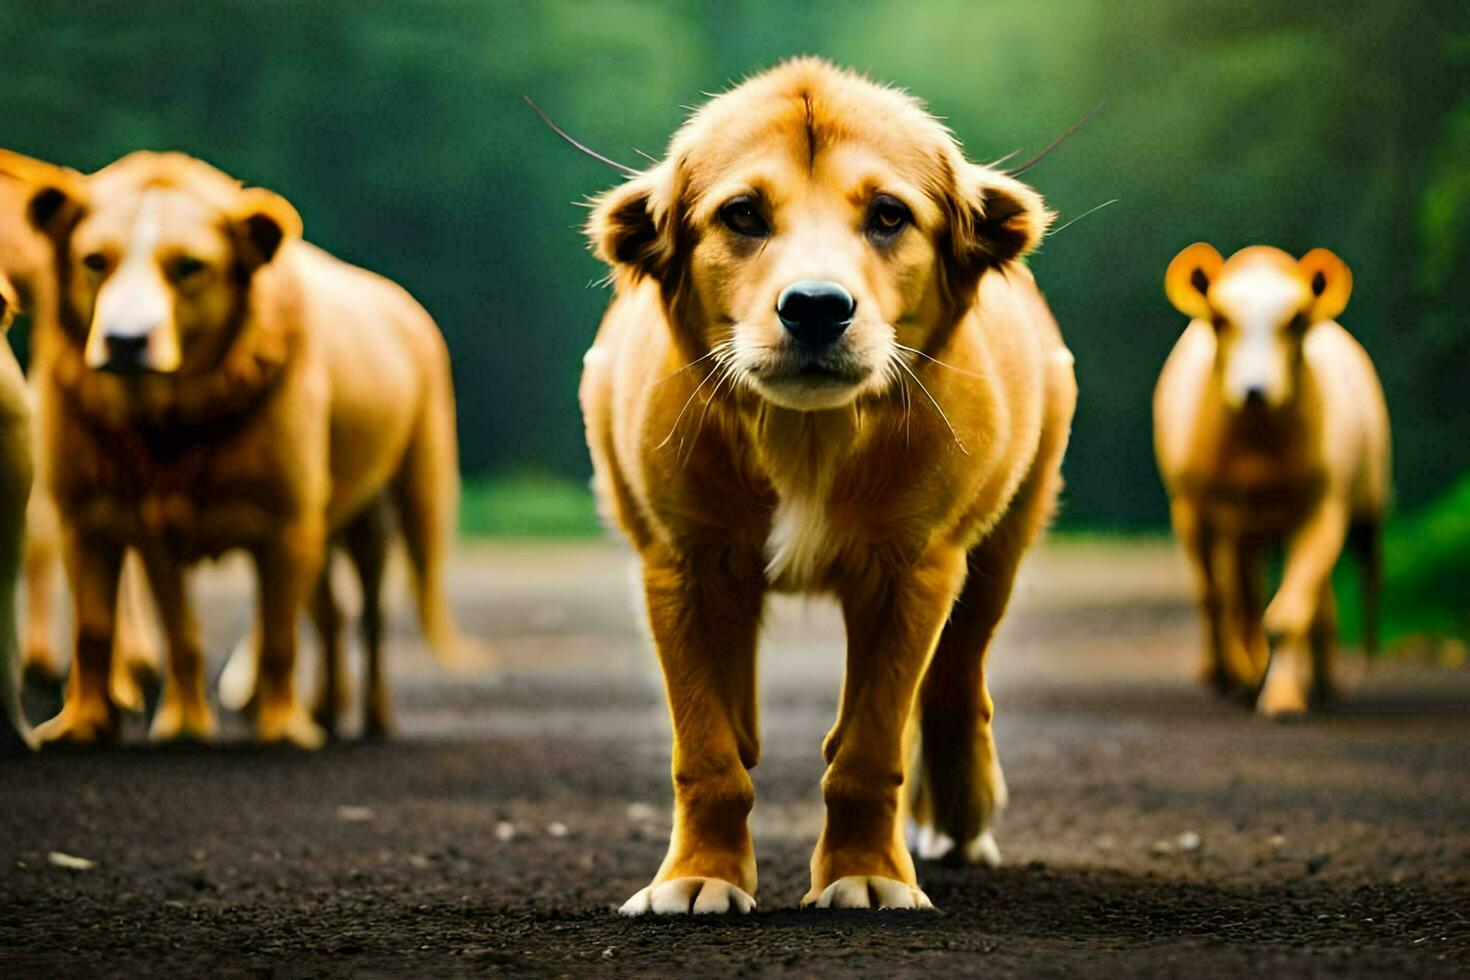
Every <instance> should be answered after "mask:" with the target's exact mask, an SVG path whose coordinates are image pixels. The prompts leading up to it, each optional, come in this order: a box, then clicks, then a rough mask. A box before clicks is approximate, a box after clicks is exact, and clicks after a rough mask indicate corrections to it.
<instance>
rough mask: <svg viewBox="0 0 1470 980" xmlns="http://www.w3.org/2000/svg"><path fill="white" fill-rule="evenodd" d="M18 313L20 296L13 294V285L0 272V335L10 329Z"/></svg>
mask: <svg viewBox="0 0 1470 980" xmlns="http://www.w3.org/2000/svg"><path fill="white" fill-rule="evenodd" d="M19 312H20V296H19V295H17V294H16V292H15V285H14V284H13V283H12V282H11V281H10V280H9V279H7V278H6V277H5V273H3V272H0V333H4V332H5V331H6V330H9V329H10V324H11V323H12V322H13V321H14V320H15V315H16V314H17V313H19Z"/></svg>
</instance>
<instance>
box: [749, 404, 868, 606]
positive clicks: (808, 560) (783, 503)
mask: <svg viewBox="0 0 1470 980" xmlns="http://www.w3.org/2000/svg"><path fill="white" fill-rule="evenodd" d="M761 435H762V445H763V450H764V453H763V458H764V461H765V463H766V467H765V468H766V474H767V476H768V477H769V479H770V481H771V485H772V487H773V488H774V489H775V491H776V509H775V512H774V513H773V514H772V515H771V531H770V534H769V535H768V536H767V538H766V581H767V582H769V583H770V584H771V587H772V588H775V589H780V590H783V591H792V592H797V591H802V590H805V589H810V588H813V587H815V586H816V585H818V584H819V581H820V579H821V578H822V577H823V576H824V574H825V573H826V571H827V570H828V569H829V568H830V567H831V565H832V563H833V562H834V561H836V559H837V553H838V551H839V550H840V549H841V547H842V546H843V542H844V536H843V535H842V534H841V533H840V530H839V527H838V526H837V525H834V523H833V522H832V520H831V510H830V508H831V504H832V494H833V488H834V485H835V484H836V482H837V479H838V471H839V468H840V466H841V461H842V459H843V458H844V455H845V454H846V453H848V452H850V450H851V447H852V444H853V418H852V415H851V413H847V412H821V413H799V412H776V411H773V412H770V413H769V414H768V415H767V416H766V424H765V427H764V429H763V430H762V433H761Z"/></svg>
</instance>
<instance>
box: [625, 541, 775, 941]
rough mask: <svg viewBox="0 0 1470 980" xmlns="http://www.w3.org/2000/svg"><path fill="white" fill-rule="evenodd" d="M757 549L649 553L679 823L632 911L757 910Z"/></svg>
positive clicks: (761, 586) (761, 581)
mask: <svg viewBox="0 0 1470 980" xmlns="http://www.w3.org/2000/svg"><path fill="white" fill-rule="evenodd" d="M764 564H765V563H764V561H763V560H762V558H761V556H760V554H759V553H756V552H752V553H750V554H747V555H743V556H731V555H726V554H721V555H709V556H707V557H704V558H701V559H696V560H693V561H687V560H686V561H674V560H670V559H667V558H664V557H663V556H651V555H648V554H645V555H644V558H643V588H644V595H645V599H646V602H647V607H648V619H649V625H650V627H651V629H652V632H653V641H654V645H655V646H656V647H657V648H658V657H659V662H660V664H661V665H662V666H663V673H664V685H665V690H666V693H667V695H668V700H669V716H670V718H671V719H672V720H673V727H674V763H673V773H674V829H673V834H672V835H671V837H670V839H669V850H668V855H667V856H666V857H665V858H664V862H663V865H662V866H661V867H660V868H659V869H658V873H657V874H656V875H655V876H654V878H653V882H652V883H651V884H650V885H649V886H648V887H647V888H644V889H643V890H641V891H639V892H638V893H637V894H636V895H634V896H633V897H632V898H630V899H628V901H627V902H626V903H625V904H624V905H623V913H624V914H625V915H641V914H643V913H646V912H654V913H686V912H696V913H697V912H749V911H750V910H751V909H752V908H753V907H754V906H755V899H754V897H753V896H754V895H755V887H756V873H755V851H754V849H753V848H752V847H751V843H750V829H749V827H748V826H747V824H746V818H747V817H748V815H749V814H750V809H751V807H752V806H753V805H754V802H755V788H754V786H753V785H752V784H751V781H750V774H749V772H748V770H749V769H750V768H751V767H752V766H754V765H755V764H756V760H757V758H758V757H759V755H760V743H759V736H758V734H757V730H756V679H755V644H756V633H757V631H758V629H759V625H760V614H761V604H762V602H763V601H764V595H765V568H764Z"/></svg>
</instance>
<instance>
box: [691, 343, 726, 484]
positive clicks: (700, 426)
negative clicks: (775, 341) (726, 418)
mask: <svg viewBox="0 0 1470 980" xmlns="http://www.w3.org/2000/svg"><path fill="white" fill-rule="evenodd" d="M719 370H720V372H721V374H720V380H718V381H716V382H715V386H714V388H713V389H712V390H711V391H710V394H709V397H708V398H706V399H705V400H704V411H702V412H700V413H699V421H698V422H697V423H696V424H695V426H694V435H693V436H692V437H691V438H690V440H689V455H688V456H686V457H685V458H684V460H683V462H682V463H680V464H679V465H680V466H687V465H689V460H690V459H692V458H693V456H694V444H695V442H696V441H697V440H698V439H699V434H700V433H701V432H703V431H704V420H705V416H707V415H709V407H710V405H711V404H713V403H714V401H715V399H717V398H718V397H719V395H720V389H721V387H723V386H724V385H725V383H726V382H727V381H731V380H732V379H734V378H735V376H736V374H737V371H736V368H735V365H734V364H733V363H732V362H729V361H721V362H720V367H719Z"/></svg>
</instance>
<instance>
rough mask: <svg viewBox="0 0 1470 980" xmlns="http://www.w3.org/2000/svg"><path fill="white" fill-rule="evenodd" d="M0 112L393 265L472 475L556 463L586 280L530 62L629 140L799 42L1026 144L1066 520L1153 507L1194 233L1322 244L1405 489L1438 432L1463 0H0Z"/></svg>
mask: <svg viewBox="0 0 1470 980" xmlns="http://www.w3.org/2000/svg"><path fill="white" fill-rule="evenodd" d="M0 36H3V37H4V38H5V51H6V69H5V84H4V85H0V143H3V144H4V145H6V146H10V147H13V148H15V149H18V150H21V151H24V152H29V153H32V154H35V155H37V156H41V157H44V158H48V159H52V160H55V161H57V162H62V163H67V164H71V165H73V166H77V167H80V168H84V169H93V168H96V167H100V166H102V165H104V164H106V163H108V162H109V161H111V160H113V159H115V158H116V157H118V156H120V155H121V154H123V153H125V152H127V151H129V150H132V149H136V148H139V147H150V148H155V149H162V148H178V149H182V150H186V151H189V152H191V153H195V154H197V155H199V156H202V157H204V158H205V159H208V160H210V161H211V162H213V163H215V164H217V165H219V166H221V167H223V168H224V169H226V170H228V171H229V172H231V173H233V174H235V175H237V176H239V177H241V178H243V179H245V180H247V181H249V182H252V183H257V184H261V185H265V186H269V187H271V188H273V189H276V190H278V191H280V192H282V193H284V194H285V195H286V196H287V197H289V198H290V199H291V200H292V201H293V203H295V204H296V205H297V206H298V208H299V209H300V211H301V212H302V214H303V216H304V218H305V220H306V228H307V234H308V236H309V237H310V238H312V239H313V240H315V241H317V242H318V243H320V244H322V245H324V246H326V247H327V248H329V249H331V250H332V251H334V252H337V253H338V254H340V255H342V256H343V257H345V258H347V259H349V260H352V261H356V262H359V263H361V264H364V265H367V266H369V267H371V268H373V269H375V270H378V271H380V272H383V273H385V274H387V275H389V276H391V277H392V278H394V279H397V280H398V281H400V282H402V283H403V284H404V285H406V286H407V287H409V289H410V290H412V291H413V292H414V293H415V295H417V296H418V297H419V298H420V299H421V300H423V302H424V303H425V305H426V306H427V307H428V308H429V309H430V311H431V312H433V313H434V314H435V316H436V317H437V319H438V320H439V323H440V325H441V326H442V328H443V329H444V332H445V334H446V336H447V338H448V340H449V343H450V347H451V350H452V351H453V354H454V363H455V380H456V386H457V392H458V397H459V405H460V430H461V442H462V446H463V460H464V464H465V467H466V470H467V471H468V472H470V473H500V472H507V471H519V470H521V469H524V468H526V467H535V468H540V469H541V470H544V471H548V472H551V473H555V474H557V475H560V476H563V477H565V478H567V479H570V480H573V481H581V480H584V479H585V477H586V473H587V469H588V463H587V456H586V449H585V446H584V445H583V441H582V436H581V428H580V420H579V418H578V409H577V401H576V384H577V377H578V373H579V370H580V363H581V360H580V358H581V353H582V352H583V351H584V350H585V349H586V347H587V346H588V344H589V343H590V342H591V338H592V336H593V332H594V330H595V329H596V324H597V321H598V317H599V315H600V313H601V310H602V308H603V307H604V305H605V303H606V293H605V292H604V291H602V290H600V289H596V288H588V287H589V284H590V283H592V282H594V281H595V280H596V279H598V278H599V277H600V276H601V275H602V272H603V270H601V269H600V268H599V267H598V265H597V264H596V263H595V262H594V261H593V260H592V259H591V258H590V257H589V256H588V255H587V253H586V251H585V248H584V246H583V242H582V240H581V236H580V234H579V233H578V231H577V226H578V225H579V224H580V222H581V221H582V219H583V212H582V211H581V210H580V209H578V208H577V207H575V206H574V205H573V202H575V201H579V200H581V199H583V198H585V197H586V196H587V195H589V194H592V193H595V192H597V191H600V190H602V189H604V188H606V187H608V186H609V185H611V184H612V183H614V182H615V181H616V180H617V177H616V175H615V174H613V173H612V172H611V171H609V170H607V169H606V168H604V167H601V166H600V165H598V164H597V163H595V162H593V161H591V160H588V159H587V158H585V157H583V156H581V155H579V154H577V153H576V152H575V151H573V150H572V149H571V148H569V147H567V146H565V145H564V144H562V143H561V142H560V141H558V140H557V139H556V138H555V137H554V136H553V135H552V134H551V133H549V132H548V131H547V130H546V129H545V128H544V127H543V126H542V124H541V123H540V121H539V120H537V119H536V118H535V116H534V115H533V114H532V113H531V112H530V111H529V109H527V108H526V106H525V105H524V104H523V103H522V102H521V99H520V95H521V93H522V92H526V93H529V94H531V95H532V96H533V97H534V98H536V99H537V100H538V101H539V102H540V103H541V104H542V105H543V106H545V107H546V108H547V109H548V111H550V112H551V113H552V115H553V116H554V117H556V118H557V119H558V120H559V121H560V122H562V123H563V124H564V125H565V126H567V127H568V128H569V129H570V130H572V131H573V132H574V133H575V134H577V135H578V136H579V137H581V138H582V139H583V140H584V141H586V142H587V143H589V144H590V145H592V146H594V147H596V148H598V149H600V150H602V151H603V152H606V153H607V154H608V155H610V156H612V157H614V158H617V159H621V160H623V161H624V162H626V163H631V164H639V163H640V161H641V160H642V158H641V157H640V156H638V154H637V153H636V152H635V150H643V151H647V152H649V153H651V154H653V155H655V156H657V155H658V154H659V153H660V152H661V147H662V146H664V145H665V143H666V141H667V139H668V137H669V135H670V134H671V133H672V132H673V130H674V129H675V128H676V127H677V126H678V124H679V122H680V121H681V119H682V118H683V116H684V114H685V110H684V109H683V108H681V107H683V106H690V105H695V104H698V103H699V102H701V101H703V99H704V95H703V94H702V93H705V92H710V91H717V90H719V89H721V88H723V87H725V86H726V85H727V84H729V83H730V82H731V81H732V80H735V79H738V78H740V77H742V76H745V75H747V74H750V73H752V72H755V71H758V70H760V69H762V68H765V67H768V66H770V65H771V64H773V63H775V62H777V61H779V60H781V59H782V58H785V57H788V56H790V55H793V54H798V53H816V54H822V55H825V56H827V57H829V58H831V59H833V60H835V61H838V62H841V63H844V64H848V65H852V66H854V67H857V68H859V69H864V70H867V71H870V72H871V73H872V75H873V76H874V77H876V78H879V79H882V80H886V81H891V82H893V83H895V84H899V85H902V86H905V87H907V88H909V89H911V90H912V91H914V92H916V93H918V94H920V95H923V96H924V97H925V98H926V99H928V100H929V102H930V104H931V105H932V107H933V108H934V110H935V111H936V112H937V113H939V114H940V115H942V116H944V117H946V118H947V120H948V121H949V123H950V125H951V126H952V127H953V128H954V130H955V132H956V133H957V134H958V135H959V136H960V137H961V138H962V139H963V140H964V142H965V144H966V146H967V148H968V150H969V152H970V153H971V155H972V156H973V157H975V158H977V159H993V158H995V157H999V156H1000V155H1002V154H1004V153H1006V152H1008V151H1010V150H1012V149H1015V148H1017V147H1020V148H1022V149H1023V151H1025V152H1032V151H1035V150H1037V149H1039V148H1040V147H1041V146H1043V145H1044V144H1045V143H1046V142H1047V141H1048V140H1049V139H1050V138H1051V137H1052V136H1053V135H1055V134H1056V133H1057V132H1059V131H1061V130H1062V129H1064V128H1065V127H1066V126H1067V125H1068V124H1069V123H1071V121H1072V120H1074V119H1075V118H1077V117H1078V116H1079V115H1081V114H1082V113H1083V112H1084V111H1085V110H1086V109H1087V108H1089V107H1090V106H1092V105H1093V104H1094V103H1096V102H1097V101H1098V100H1099V99H1101V98H1106V99H1107V106H1106V108H1105V109H1104V111H1103V112H1102V114H1101V115H1100V116H1099V117H1098V118H1097V119H1096V120H1094V121H1093V122H1092V123H1091V124H1090V125H1089V126H1088V127H1087V128H1085V129H1084V130H1083V131H1082V132H1081V133H1079V134H1078V135H1077V136H1076V137H1074V138H1073V139H1072V140H1071V141H1070V142H1069V143H1068V144H1067V145H1066V146H1064V147H1062V148H1061V149H1059V150H1058V151H1057V153H1056V154H1054V155H1053V156H1052V157H1050V158H1049V159H1048V160H1047V161H1046V162H1045V163H1044V164H1042V165H1041V166H1039V167H1037V168H1036V169H1035V170H1033V171H1031V172H1030V173H1028V174H1027V178H1026V179H1028V180H1030V181H1032V182H1034V183H1035V185H1036V186H1037V187H1038V188H1039V189H1040V190H1041V191H1042V192H1043V193H1044V194H1045V195H1046V196H1047V198H1048V200H1049V201H1050V203H1051V204H1052V205H1053V206H1054V207H1056V208H1057V209H1058V210H1059V211H1060V213H1061V215H1062V218H1063V220H1066V219H1067V218H1070V217H1073V216H1076V215H1079V214H1081V213H1082V212H1083V211H1085V210H1087V209H1088V208H1091V207H1093V206H1094V205H1096V204H1099V203H1101V202H1103V201H1106V200H1109V199H1111V198H1118V199H1119V203H1118V204H1117V205H1115V206H1113V207H1110V208H1107V209H1105V210H1103V211H1101V212H1099V213H1097V214H1096V215H1093V216H1090V217H1088V218H1087V219H1086V220H1084V221H1080V222H1078V223H1077V224H1076V225H1074V226H1072V227H1070V228H1068V229H1067V230H1066V231H1065V232H1062V233H1061V234H1058V235H1057V236H1056V237H1054V238H1053V239H1051V240H1049V241H1048V242H1047V243H1046V246H1045V247H1044V248H1043V249H1042V251H1041V253H1040V255H1039V256H1038V257H1037V258H1036V259H1035V261H1034V263H1033V266H1034V268H1035V269H1036V272H1037V276H1038V278H1039V279H1040V281H1041V282H1042V284H1043V286H1044V288H1045V289H1046V291H1047V294H1048V297H1049V299H1050V301H1051V303H1052V306H1053V308H1054V309H1055V311H1056V314H1057V317H1058V320H1059V321H1060V322H1061V325H1062V328H1063V330H1064V332H1065V333H1066V335H1067V337H1068V340H1069V343H1070V344H1071V345H1072V347H1073V348H1074V350H1075V352H1076V354H1077V369H1078V374H1079V379H1080V382H1081V388H1082V391H1081V401H1080V406H1079V413H1078V416H1077V421H1076V426H1075V431H1074V436H1073V439H1072V444H1071V449H1070V451H1069V458H1068V461H1067V465H1066V469H1067V478H1068V490H1067V497H1066V503H1065V506H1064V508H1063V511H1062V517H1061V521H1062V523H1063V526H1064V527H1065V526H1067V525H1068V524H1075V525H1078V526H1086V527H1100V526H1112V527H1119V528H1131V527H1145V526H1147V527H1157V526H1161V525H1162V524H1163V523H1164V519H1165V513H1166V512H1165V507H1164V501H1163V494H1162V491H1161V490H1160V488H1159V485H1158V480H1157V478H1156V476H1155V473H1154V467H1153V460H1152V450H1151V445H1150V436H1149V427H1150V423H1149V395H1150V391H1151V388H1152V384H1153V380H1154V378H1155V377H1156V375H1157V372H1158V369H1159V366H1160V365H1161V364H1162V362H1163V359H1164V357H1165V355H1166V354H1167V352H1168V350H1169V347H1170V346H1171V344H1172V343H1173V341H1174V339H1175V337H1176V336H1177V335H1178V332H1179V330H1180V328H1181V327H1182V326H1183V324H1182V323H1181V322H1180V318H1179V316H1178V315H1177V314H1175V313H1174V312H1173V310H1172V309H1170V308H1169V306H1168V304H1167V303H1166V302H1165V300H1164V297H1163V293H1162V288H1161V285H1160V282H1161V278H1162V275H1163V270H1164V268H1165V267H1166V265H1167V264H1168V261H1169V259H1170V258H1171V257H1172V256H1173V255H1174V253H1175V252H1176V251H1177V250H1178V249H1179V248H1181V247H1182V246H1184V245H1187V244H1189V243H1190V242H1192V241H1195V240H1199V239H1206V240H1209V241H1212V242H1214V243H1215V244H1216V245H1217V246H1219V247H1220V248H1221V249H1222V250H1224V251H1227V252H1228V251H1230V250H1233V249H1235V248H1238V247H1240V246H1243V245H1247V244H1251V243H1257V242H1269V243H1274V244H1278V245H1281V246H1282V247H1285V248H1287V249H1290V250H1292V251H1294V252H1297V253H1301V252H1304V251H1306V250H1307V249H1308V248H1311V247H1314V246H1318V245H1325V246H1328V247H1330V248H1333V249H1334V250H1335V251H1337V252H1338V253H1339V254H1341V255H1342V256H1343V257H1344V258H1345V259H1346V260H1347V261H1348V262H1349V264H1350V265H1351V266H1352V268H1353V271H1354V275H1355V279H1356V282H1357V288H1356V292H1355V294H1354V296H1353V300H1352V303H1351V304H1350V306H1349V307H1348V310H1347V313H1346V314H1345V316H1344V322H1345V324H1346V326H1347V327H1348V328H1349V329H1350V330H1352V331H1353V332H1354V333H1355V334H1356V335H1357V336H1359V337H1360V338H1361V339H1362V340H1363V342H1364V344H1365V345H1366V347H1367V348H1368V350H1369V351H1370V353H1371V354H1372V355H1373V356H1374V358H1375V360H1376V361H1377V363H1378V365H1379V368H1380V372H1381V373H1382V375H1383V378H1384V382H1385V385H1386V388H1387V391H1388V397H1389V405H1390V409H1391V411H1392V414H1393V417H1394V422H1395V427H1396V435H1397V441H1396V449H1397V459H1398V472H1397V484H1398V488H1399V492H1400V497H1401V499H1402V500H1403V501H1404V502H1405V504H1406V505H1408V506H1411V507H1413V506H1420V505H1422V504H1424V503H1425V502H1427V501H1428V500H1430V499H1432V497H1433V496H1434V495H1435V494H1437V493H1439V492H1442V491H1443V490H1444V488H1445V487H1447V486H1449V485H1450V484H1451V483H1452V482H1453V480H1454V479H1455V478H1456V477H1457V476H1458V475H1459V474H1460V473H1461V472H1462V471H1463V469H1464V468H1465V466H1466V464H1467V459H1466V456H1465V454H1464V452H1463V450H1461V451H1459V452H1455V451H1452V450H1451V449H1449V448H1447V447H1463V446H1465V445H1466V444H1467V442H1470V413H1466V412H1465V411H1464V409H1463V405H1464V378H1465V377H1467V376H1470V330H1467V329H1466V326H1465V312H1464V311H1465V310H1466V309H1470V292H1467V289H1470V286H1467V284H1470V277H1466V276H1464V275H1463V274H1460V273H1462V272H1463V270H1464V269H1465V268H1466V265H1467V258H1470V236H1467V233H1466V229H1467V228H1470V189H1467V185H1466V179H1467V177H1466V174H1467V170H1466V167H1465V164H1464V161H1465V160H1466V158H1467V153H1470V147H1467V142H1466V141H1467V139H1470V122H1467V113H1470V70H1467V69H1470V4H1466V3H1464V2H1463V0H1453V2H1451V0H1331V2H1329V0H1298V2H1296V3H1292V4H1268V3H1262V2H1260V0H1216V2H1213V3H1209V4H1202V3H1198V2H1192V0H1137V2H1130V3H1118V2H1109V0H1053V2H1047V3H1036V2H1034V0H993V2H987V3H975V2H972V0H926V2H918V0H851V2H845V3H825V4H792V3H789V2H787V0H691V2H683V3H652V2H634V0H562V2H547V0H543V2H527V3H473V2H469V0H414V2H410V3H401V4H349V3H345V2H331V0H308V2H285V0H196V2H193V3H188V4H185V3H179V2H163V3H152V4H127V5H117V4H105V3H76V2H67V0H51V2H48V3H43V4H40V3H34V2H25V0H0Z"/></svg>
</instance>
